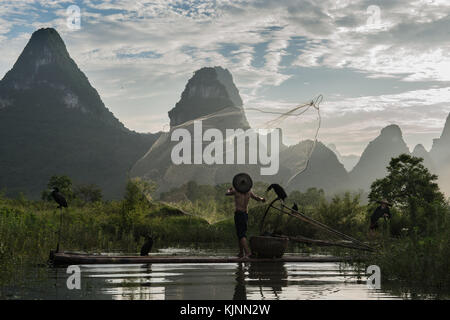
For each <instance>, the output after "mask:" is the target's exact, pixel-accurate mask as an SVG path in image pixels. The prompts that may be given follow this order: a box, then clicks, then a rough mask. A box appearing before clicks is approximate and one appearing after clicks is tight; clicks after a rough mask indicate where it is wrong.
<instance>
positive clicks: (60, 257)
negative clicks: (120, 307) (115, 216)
mask: <svg viewBox="0 0 450 320" xmlns="http://www.w3.org/2000/svg"><path fill="white" fill-rule="evenodd" d="M350 260H351V259H350V258H348V257H328V256H327V257H314V256H284V257H282V258H273V259H270V258H251V259H250V258H247V259H240V258H237V257H192V256H146V257H140V256H100V255H85V254H67V253H63V252H59V253H54V254H53V257H52V262H53V264H55V265H71V264H132V263H136V264H153V263H158V264H160V263H239V262H346V261H350Z"/></svg>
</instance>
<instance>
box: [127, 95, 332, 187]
mask: <svg viewBox="0 0 450 320" xmlns="http://www.w3.org/2000/svg"><path fill="white" fill-rule="evenodd" d="M322 100H323V96H322V95H318V96H317V97H315V98H314V99H312V100H311V101H309V102H307V103H303V104H299V105H295V106H294V107H286V106H284V107H277V106H271V107H268V108H260V107H247V108H242V107H224V108H221V109H219V110H218V111H216V112H213V113H211V114H207V115H204V116H201V117H197V118H195V119H190V120H188V121H185V122H183V123H181V124H178V125H175V126H171V127H169V128H167V127H166V130H164V131H165V132H163V133H161V135H160V136H159V138H158V139H157V141H156V142H155V143H154V144H153V145H152V146H151V148H150V149H149V151H148V152H147V153H146V154H145V155H144V156H143V157H142V158H141V159H140V160H139V161H137V163H136V164H135V165H134V166H133V168H132V169H131V175H133V176H144V177H145V175H146V170H147V171H149V170H150V171H151V170H152V168H151V166H150V165H147V166H144V165H143V163H144V162H147V164H151V163H153V164H158V163H160V162H162V163H164V164H165V165H166V166H167V165H168V162H170V160H169V159H168V152H170V150H167V149H170V146H173V145H174V143H176V142H173V141H172V140H171V136H172V133H173V132H174V131H175V130H177V129H186V130H188V131H192V128H193V127H194V125H195V123H196V122H198V121H201V122H202V129H203V130H207V129H214V128H220V130H222V131H224V130H225V128H227V123H232V124H233V125H234V126H235V124H236V123H238V124H239V125H247V126H248V123H247V119H248V120H249V122H250V123H251V127H252V129H253V130H258V132H266V133H270V132H271V131H273V130H278V129H279V130H281V132H283V140H284V136H285V134H284V133H285V132H286V133H288V140H289V142H290V143H291V144H297V143H300V142H307V143H304V145H303V147H302V149H301V150H300V151H299V153H298V154H297V155H296V159H295V161H294V163H295V167H294V168H293V169H294V170H292V173H291V174H290V176H289V177H288V178H287V179H283V180H284V181H283V182H284V184H285V186H288V185H289V184H290V183H291V182H292V180H293V179H294V178H296V177H298V176H299V175H300V174H301V173H302V172H304V171H305V170H306V169H307V167H308V164H309V162H310V159H311V156H312V154H313V152H314V149H315V147H316V144H317V140H318V135H319V131H320V127H321V114H320V104H321V102H322ZM216 110H217V109H216ZM242 119H244V120H242ZM238 127H239V126H238ZM235 128H236V126H235ZM244 134H246V133H245V132H237V133H236V134H235V135H234V136H232V137H227V136H225V137H223V138H222V139H219V140H214V141H213V142H214V143H215V144H221V143H229V142H230V141H227V140H230V139H235V138H239V135H244ZM308 135H309V136H308ZM196 139H197V140H198V139H200V140H201V141H196ZM267 139H268V138H267ZM244 140H245V137H244ZM193 142H194V143H195V142H199V143H200V144H202V146H204V145H205V141H203V136H200V137H198V136H197V137H195V136H194V137H193ZM209 143H211V142H206V144H209ZM216 152H217V151H216ZM226 152H227V151H226V150H224V149H223V150H222V151H221V153H222V156H223V155H224V154H225V153H226ZM251 152H255V150H253V151H250V153H251ZM280 152H281V150H280ZM155 167H158V165H155ZM159 167H160V166H159ZM158 170H159V171H161V170H164V169H161V168H159V169H158ZM205 170H207V169H205ZM158 173H159V174H162V173H163V172H158ZM148 178H152V176H151V175H149V176H148Z"/></svg>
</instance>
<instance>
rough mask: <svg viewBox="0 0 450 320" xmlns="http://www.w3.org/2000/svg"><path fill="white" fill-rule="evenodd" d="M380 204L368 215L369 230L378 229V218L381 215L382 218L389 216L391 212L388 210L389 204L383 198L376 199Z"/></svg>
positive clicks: (388, 217)
mask: <svg viewBox="0 0 450 320" xmlns="http://www.w3.org/2000/svg"><path fill="white" fill-rule="evenodd" d="M377 202H378V203H379V204H380V205H379V206H378V207H377V208H376V209H375V211H374V212H373V213H372V215H371V216H370V227H369V229H370V231H371V232H373V231H375V230H376V229H378V220H379V219H380V218H381V217H383V218H384V220H386V219H390V218H391V212H390V211H389V207H390V206H391V204H390V203H389V202H388V201H387V200H386V199H383V200H381V201H377Z"/></svg>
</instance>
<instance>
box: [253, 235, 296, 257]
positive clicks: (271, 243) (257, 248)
mask: <svg viewBox="0 0 450 320" xmlns="http://www.w3.org/2000/svg"><path fill="white" fill-rule="evenodd" d="M288 242H289V239H288V238H285V237H266V236H255V237H251V238H250V248H251V250H252V254H253V255H255V256H257V257H258V258H281V257H282V256H283V254H284V252H285V251H286V249H287V246H288Z"/></svg>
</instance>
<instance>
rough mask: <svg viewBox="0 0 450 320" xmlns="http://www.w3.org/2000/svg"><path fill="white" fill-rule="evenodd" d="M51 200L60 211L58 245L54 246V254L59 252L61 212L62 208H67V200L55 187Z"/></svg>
mask: <svg viewBox="0 0 450 320" xmlns="http://www.w3.org/2000/svg"><path fill="white" fill-rule="evenodd" d="M51 194H52V198H53V199H54V200H55V201H56V203H57V204H58V205H59V206H58V208H59V209H60V210H61V216H60V220H59V234H58V244H57V245H56V252H59V242H60V241H61V229H62V221H63V212H62V208H63V207H64V208H67V207H68V205H67V200H66V198H64V196H63V195H62V194H61V193H60V192H59V189H58V188H57V187H54V188H53V191H52V193H51Z"/></svg>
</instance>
